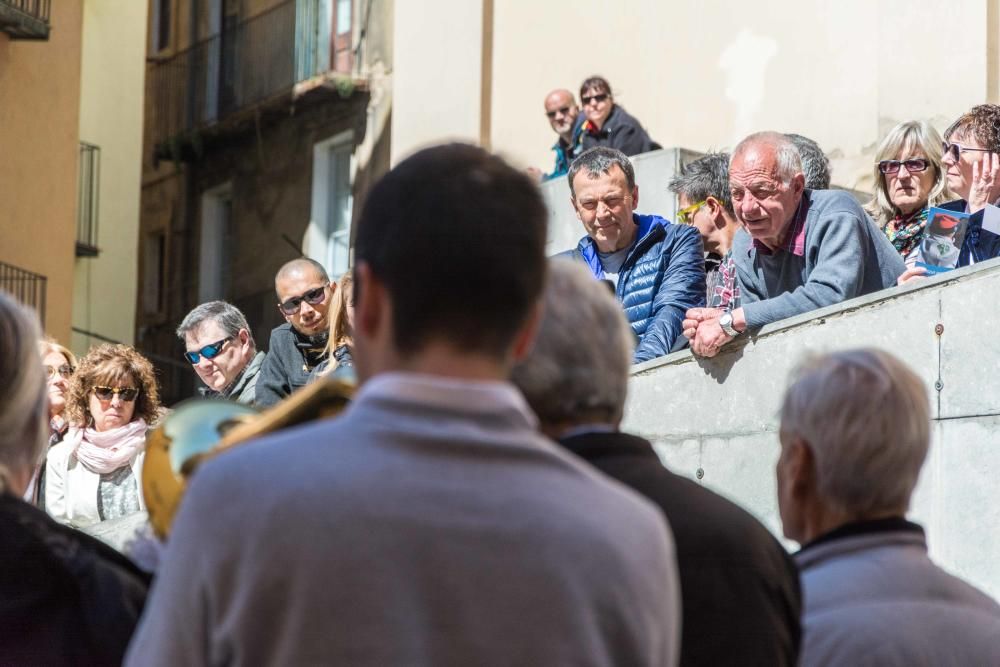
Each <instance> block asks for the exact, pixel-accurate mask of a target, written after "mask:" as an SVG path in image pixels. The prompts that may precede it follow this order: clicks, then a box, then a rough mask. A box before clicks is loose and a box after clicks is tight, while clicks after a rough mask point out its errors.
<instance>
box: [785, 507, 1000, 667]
mask: <svg viewBox="0 0 1000 667" xmlns="http://www.w3.org/2000/svg"><path fill="white" fill-rule="evenodd" d="M855 526H856V527H855V528H854V529H853V530H852V529H851V528H850V527H845V528H841V529H838V531H837V532H838V533H841V536H840V537H836V538H834V535H833V534H832V533H831V535H830V537H831V538H833V539H821V540H820V541H818V542H815V543H813V545H811V546H808V547H806V548H805V549H803V550H802V551H800V552H799V553H797V554H796V555H795V561H796V562H797V563H798V565H799V568H800V569H801V572H802V596H803V600H804V602H805V611H804V613H803V619H802V630H803V644H802V654H801V664H802V665H803V667H810V665H852V666H857V665H879V666H884V665H887V666H890V667H892V666H894V665H899V666H901V667H902V666H904V665H905V666H906V667H919V666H921V665H928V666H931V665H933V666H935V667H937V666H947V665H955V666H959V665H1000V606H998V605H997V603H996V602H995V601H994V600H992V599H991V598H989V597H988V596H987V595H985V594H984V593H982V592H980V591H979V590H977V589H975V588H973V587H972V586H970V585H969V584H967V583H965V582H964V581H962V580H961V579H958V578H956V577H953V576H951V575H950V574H948V573H946V572H945V571H944V570H942V569H941V568H939V567H937V566H936V565H934V563H932V562H931V560H930V558H928V557H927V543H926V541H925V539H924V533H923V530H922V529H921V528H920V527H919V526H917V525H915V524H911V523H909V522H906V521H903V520H902V519H886V520H882V521H873V522H866V523H863V524H855Z"/></svg>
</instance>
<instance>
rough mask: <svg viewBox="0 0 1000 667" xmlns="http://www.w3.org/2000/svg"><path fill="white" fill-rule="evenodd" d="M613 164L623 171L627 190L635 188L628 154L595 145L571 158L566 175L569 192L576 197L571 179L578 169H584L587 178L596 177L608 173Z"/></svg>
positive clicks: (578, 171)
mask: <svg viewBox="0 0 1000 667" xmlns="http://www.w3.org/2000/svg"><path fill="white" fill-rule="evenodd" d="M615 165H618V166H619V167H620V168H621V170H622V171H623V172H625V182H626V183H627V184H628V191H629V192H632V190H635V168H634V167H632V161H631V160H629V159H628V156H627V155H625V153H622V152H621V151H620V150H618V149H615V148H608V147H607V146H595V147H594V148H591V149H589V150H586V151H584V152H583V153H581V154H580V156H579V157H578V158H576V159H575V160H573V164H571V165H570V167H569V173H568V174H567V175H566V176H567V178H569V192H570V194H571V195H572V196H573V198H574V199H576V191H575V190H574V189H573V179H574V178H576V175H577V174H578V173H580V170H586V172H587V177H588V178H591V179H596V178H597V177H598V176H599V175H601V174H607V173H610V172H611V168H612V167H614V166H615Z"/></svg>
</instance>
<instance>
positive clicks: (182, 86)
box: [149, 0, 298, 144]
mask: <svg viewBox="0 0 1000 667" xmlns="http://www.w3.org/2000/svg"><path fill="white" fill-rule="evenodd" d="M297 4H298V3H296V2H295V0H291V1H289V2H283V3H282V4H280V5H277V6H275V7H274V8H272V9H270V10H268V11H266V12H264V13H262V14H259V15H257V16H255V17H253V18H251V19H248V20H246V21H243V22H241V23H238V24H236V25H234V26H232V27H231V28H228V29H225V30H223V31H222V32H220V33H219V34H218V35H214V36H213V37H210V38H208V39H206V40H204V41H201V42H198V43H197V44H195V45H194V46H192V47H190V48H188V49H185V50H184V51H181V52H180V53H178V54H177V55H175V56H173V57H172V58H170V59H168V60H165V61H163V62H160V63H157V64H156V65H154V66H153V68H152V70H151V71H150V76H149V79H150V86H151V87H150V93H151V94H152V96H153V97H152V99H153V100H154V103H153V109H154V114H155V116H154V119H153V124H154V125H153V126H154V140H155V142H156V143H157V144H159V143H161V142H164V141H167V140H168V139H171V138H174V137H177V136H179V135H181V134H183V133H185V132H187V131H189V130H191V129H193V128H196V127H199V126H204V125H209V124H211V123H214V122H217V121H218V120H220V119H222V118H223V117H225V116H226V115H228V114H231V113H233V112H234V111H238V110H240V109H242V108H245V107H248V106H250V105H252V104H254V103H256V102H260V101H262V100H264V99H266V98H268V97H270V96H272V95H275V94H277V93H279V92H282V91H284V90H290V89H291V88H292V86H293V85H294V84H295V83H296V48H295V45H296V40H295V34H296V30H295V26H296V5H297Z"/></svg>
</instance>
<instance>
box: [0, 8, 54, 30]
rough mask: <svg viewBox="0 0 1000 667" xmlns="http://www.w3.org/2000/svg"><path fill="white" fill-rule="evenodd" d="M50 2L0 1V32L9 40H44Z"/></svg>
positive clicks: (47, 26) (47, 28) (47, 27)
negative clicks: (7, 36)
mask: <svg viewBox="0 0 1000 667" xmlns="http://www.w3.org/2000/svg"><path fill="white" fill-rule="evenodd" d="M51 5H52V0H0V30H2V31H4V32H5V33H7V34H8V35H10V38H11V39H35V40H46V39H48V38H49V27H50V26H49V14H50V10H51Z"/></svg>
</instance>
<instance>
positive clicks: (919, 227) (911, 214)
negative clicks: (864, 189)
mask: <svg viewBox="0 0 1000 667" xmlns="http://www.w3.org/2000/svg"><path fill="white" fill-rule="evenodd" d="M874 174H875V184H876V185H875V196H874V197H873V198H872V200H871V202H869V203H868V205H867V206H866V210H867V211H868V213H869V214H870V215H871V216H872V218H873V219H874V220H875V222H876V223H877V224H878V226H879V227H880V228H881V229H882V231H884V232H885V235H886V236H887V237H888V238H889V241H891V242H892V245H893V246H894V247H895V248H896V250H897V251H899V254H900V255H901V256H902V257H903V260H904V261H905V262H906V263H907V264H912V263H913V261H915V258H916V254H917V250H918V247H919V245H920V238H921V236H922V235H923V232H924V227H926V226H927V209H928V207H930V206H939V205H941V204H942V203H944V202H946V201H948V200H949V199H952V195H951V192H950V191H949V190H948V183H947V180H946V178H945V170H944V168H943V167H942V164H941V135H940V134H938V133H937V130H935V129H934V128H933V127H931V125H930V124H929V123H926V122H924V121H908V122H906V123H900V124H899V125H897V126H896V127H894V128H892V129H891V130H890V131H889V133H888V134H887V135H886V136H885V138H884V139H883V140H882V143H881V144H880V145H879V147H878V150H877V151H876V153H875V170H874Z"/></svg>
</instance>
